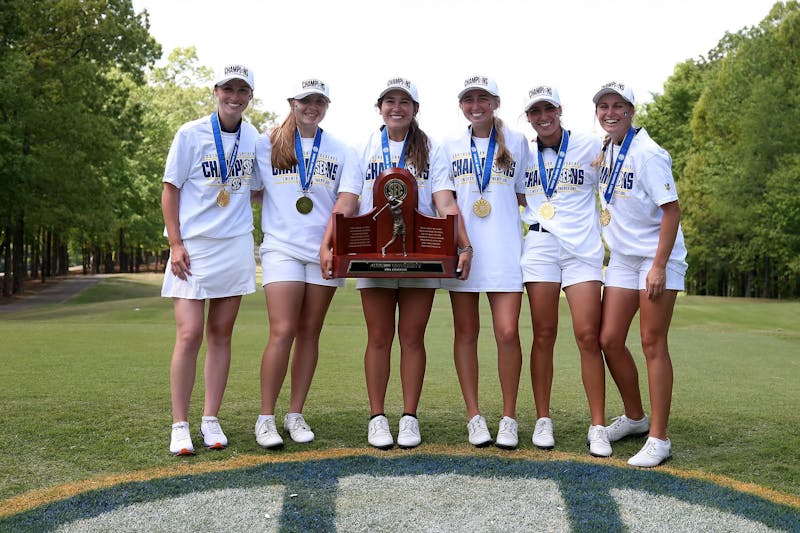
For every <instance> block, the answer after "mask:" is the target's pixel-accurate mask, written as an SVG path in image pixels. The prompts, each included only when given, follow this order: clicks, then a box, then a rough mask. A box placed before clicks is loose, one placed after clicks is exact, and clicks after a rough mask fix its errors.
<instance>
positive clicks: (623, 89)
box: [592, 81, 633, 105]
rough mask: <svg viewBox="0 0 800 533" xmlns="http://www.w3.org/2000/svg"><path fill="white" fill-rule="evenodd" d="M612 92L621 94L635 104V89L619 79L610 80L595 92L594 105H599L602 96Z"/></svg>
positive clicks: (627, 100)
mask: <svg viewBox="0 0 800 533" xmlns="http://www.w3.org/2000/svg"><path fill="white" fill-rule="evenodd" d="M611 93H616V94H618V95H620V96H621V97H622V99H623V100H625V101H626V102H628V103H629V104H631V105H633V89H631V88H630V86H629V85H625V84H624V83H622V82H619V81H610V82H608V83H605V84H603V86H602V87H600V90H599V91H597V92H596V93H595V95H594V98H592V101H593V102H594V105H597V102H599V101H600V98H602V97H603V96H605V95H607V94H611Z"/></svg>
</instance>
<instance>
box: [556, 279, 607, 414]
mask: <svg viewBox="0 0 800 533" xmlns="http://www.w3.org/2000/svg"><path fill="white" fill-rule="evenodd" d="M564 292H565V293H566V295H567V301H568V302H569V308H570V312H571V314H572V329H573V331H574V333H575V342H576V343H577V344H578V351H579V352H580V354H581V378H582V380H583V388H584V390H585V391H586V399H587V400H588V402H589V413H590V415H591V417H592V425H593V426H603V425H605V404H606V368H605V364H604V363H603V353H602V352H601V351H600V309H601V303H600V282H599V281H587V282H583V283H576V284H575V285H571V286H569V287H567V288H566V289H565V290H564Z"/></svg>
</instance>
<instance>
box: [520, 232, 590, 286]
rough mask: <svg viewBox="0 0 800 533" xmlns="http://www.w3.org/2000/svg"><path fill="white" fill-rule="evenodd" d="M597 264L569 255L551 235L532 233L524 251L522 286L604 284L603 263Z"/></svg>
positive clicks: (528, 237) (526, 238)
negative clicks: (531, 283) (528, 284)
mask: <svg viewBox="0 0 800 533" xmlns="http://www.w3.org/2000/svg"><path fill="white" fill-rule="evenodd" d="M599 259H600V261H598V262H597V263H596V264H591V263H588V262H587V261H585V260H584V259H581V258H578V257H575V256H574V255H572V254H571V253H569V252H567V251H566V250H565V249H564V247H563V246H561V243H560V242H559V240H558V237H556V236H555V235H553V234H552V233H548V232H544V231H543V232H538V231H529V232H528V235H527V236H526V237H525V243H524V244H523V247H522V259H520V265H521V266H522V282H523V283H529V282H537V281H544V282H551V283H561V288H562V289H564V288H567V287H569V286H570V285H575V284H576V283H583V282H585V281H599V282H601V283H602V281H603V259H602V257H601V258H599Z"/></svg>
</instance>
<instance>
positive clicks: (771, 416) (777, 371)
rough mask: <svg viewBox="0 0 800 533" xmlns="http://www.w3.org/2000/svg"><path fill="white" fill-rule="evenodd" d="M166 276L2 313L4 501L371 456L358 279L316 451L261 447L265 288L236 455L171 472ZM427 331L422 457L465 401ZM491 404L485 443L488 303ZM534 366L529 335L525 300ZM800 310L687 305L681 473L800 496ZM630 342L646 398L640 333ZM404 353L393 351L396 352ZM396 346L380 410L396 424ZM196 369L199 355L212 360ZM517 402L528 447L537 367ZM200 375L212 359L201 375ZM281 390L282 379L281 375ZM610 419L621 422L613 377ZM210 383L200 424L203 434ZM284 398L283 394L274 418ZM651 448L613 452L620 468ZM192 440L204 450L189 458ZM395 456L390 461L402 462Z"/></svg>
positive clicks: (566, 387)
mask: <svg viewBox="0 0 800 533" xmlns="http://www.w3.org/2000/svg"><path fill="white" fill-rule="evenodd" d="M160 281H161V276H160V275H156V274H142V275H119V276H114V277H111V278H109V279H107V280H105V281H103V282H102V283H101V284H99V285H97V286H94V287H92V288H90V289H89V290H87V291H86V292H85V293H83V294H82V295H80V296H79V297H77V298H74V299H72V300H71V301H69V302H68V303H66V304H58V305H46V306H42V307H40V308H37V309H33V310H24V311H20V312H15V313H9V312H6V313H2V314H0V339H2V344H1V346H2V347H1V348H0V350H1V352H0V353H2V367H0V377H1V380H2V383H3V386H2V388H0V406H2V412H3V414H4V415H5V421H6V422H5V426H4V427H5V428H6V429H5V431H4V433H5V435H4V437H5V440H4V442H5V447H6V450H7V453H4V454H2V456H1V457H0V500H3V499H6V498H10V497H12V496H17V495H19V494H22V493H25V492H27V491H30V490H33V489H38V488H43V487H51V486H55V485H59V484H63V483H67V482H71V481H79V480H86V479H90V478H94V477H98V476H105V475H110V474H117V473H126V472H131V471H135V470H142V469H145V468H151V467H158V466H164V465H172V464H175V463H176V462H182V461H185V462H194V463H199V462H208V461H220V460H225V459H229V458H231V457H234V456H237V455H247V454H259V455H261V454H266V453H272V454H282V455H286V456H291V454H294V453H296V452H298V451H300V450H308V449H311V450H322V449H333V448H362V447H365V446H366V426H367V420H368V416H369V407H368V404H367V398H366V388H365V384H364V376H363V364H362V363H363V362H362V359H363V350H364V344H365V338H366V331H365V327H364V324H363V316H362V313H361V305H360V299H359V297H358V293H357V291H356V290H355V289H354V288H353V284H352V283H349V284H348V286H347V287H346V288H344V289H341V290H339V291H338V292H337V295H336V297H335V299H334V301H333V304H332V306H331V311H330V313H329V315H328V317H327V320H326V328H325V330H324V332H323V340H322V347H321V356H320V363H319V367H318V370H317V374H316V378H315V381H314V384H313V386H312V389H311V393H310V396H309V399H308V402H307V405H306V409H305V415H306V419H307V420H308V422H309V423H310V424H311V426H312V427H313V428H314V431H315V433H316V435H317V439H316V440H315V441H314V443H313V444H311V445H310V446H309V445H305V446H301V445H297V444H294V443H291V442H288V443H287V446H286V447H285V448H284V449H283V450H282V451H278V452H266V451H264V450H262V449H261V448H259V447H258V446H257V445H256V443H255V440H254V438H253V425H254V422H255V419H256V416H257V415H258V411H259V406H260V398H259V383H258V372H259V364H260V359H261V352H262V350H263V348H264V345H265V343H266V339H267V321H266V311H265V305H264V298H263V293H262V292H261V291H259V292H257V293H256V294H254V295H251V296H248V297H246V298H245V299H244V301H243V305H242V309H241V311H240V314H239V318H238V321H237V325H236V330H235V334H234V348H233V351H234V354H233V362H232V366H231V373H230V380H229V385H228V389H227V392H226V396H225V401H224V402H223V407H222V411H221V412H220V421H221V423H222V425H223V428H224V429H225V431H226V433H227V435H228V438H229V440H230V441H231V445H230V447H229V448H228V449H227V450H224V451H221V452H214V453H212V452H207V451H205V450H202V451H200V452H199V453H198V455H197V456H196V457H193V458H188V459H176V458H174V457H172V456H170V455H169V454H168V452H167V447H168V444H169V426H170V423H171V415H170V400H169V375H168V371H169V360H170V354H171V350H172V344H173V336H174V322H173V316H172V307H171V301H170V300H167V299H162V298H159V297H158V290H159V286H160ZM434 305H435V306H434V311H433V315H432V317H431V322H430V325H429V327H428V332H427V349H428V371H427V375H426V381H425V387H424V389H423V395H422V402H421V405H420V409H419V416H420V425H421V432H422V436H423V445H422V448H421V449H422V450H424V447H425V446H426V445H431V444H435V445H441V446H458V447H463V446H464V444H465V443H466V427H465V420H464V418H465V414H464V405H463V401H462V399H461V393H460V389H459V386H458V381H457V379H456V374H455V370H454V367H453V362H452V322H451V320H452V319H451V312H450V303H449V299H448V298H447V294H446V293H445V292H440V293H438V294H437V297H436V301H435V304H434ZM481 305H482V307H481V310H482V324H481V326H482V328H481V329H482V331H481V337H480V354H481V355H480V357H481V384H480V387H481V388H480V394H481V404H482V410H483V412H484V415H485V416H486V418H487V420H488V421H489V426H490V428H491V429H492V431H493V432H494V431H496V429H497V421H498V419H499V418H500V408H501V401H500V400H501V399H500V391H499V384H498V379H497V369H496V356H495V353H496V352H495V349H494V340H493V338H492V331H491V320H490V316H489V312H488V304H487V302H486V300H485V299H483V300H482V303H481ZM522 311H523V312H522V317H521V319H520V330H521V332H522V339H523V353H524V354H526V353H528V352H529V350H530V343H531V327H530V317H529V314H528V309H527V302H524V303H523V310H522ZM798 317H800V303H798V302H775V301H765V300H752V299H748V300H745V299H722V298H706V297H680V298H679V299H678V304H677V308H676V311H675V318H674V321H673V327H672V330H671V336H670V349H671V353H672V358H673V364H674V367H675V390H674V399H673V406H672V417H671V420H670V438H671V439H672V442H673V453H674V460H673V461H672V463H671V464H670V466H672V467H675V468H680V469H688V470H696V471H702V472H707V473H712V474H721V475H724V476H728V477H730V478H733V479H736V480H739V481H743V482H749V483H755V484H758V485H762V486H765V487H769V488H772V489H775V490H778V491H781V492H785V493H788V494H791V495H794V496H799V495H800V446H799V445H800V442H799V439H798V428H800V320H798ZM632 333H633V335H632V336H631V339H630V343H629V346H630V348H631V350H632V351H633V353H634V355H635V357H636V358H637V362H638V363H639V367H640V379H641V380H642V390H643V393H645V394H644V395H645V398H646V397H647V395H646V390H647V385H646V376H645V373H644V361H643V359H642V355H641V348H640V346H639V343H638V323H635V324H634V328H633V329H632ZM395 344H396V343H395ZM397 355H398V352H397V350H395V354H394V357H395V359H394V360H393V374H392V378H391V382H390V388H389V394H388V401H387V415H388V416H389V419H390V422H391V424H392V428H393V430H395V429H396V426H397V420H398V419H399V416H400V414H401V408H402V404H401V401H400V390H399V372H398V360H397ZM201 358H202V355H201ZM524 360H525V365H524V368H523V374H522V382H521V387H520V396H519V402H518V405H519V409H518V420H519V422H520V443H521V448H532V445H531V444H530V434H531V431H532V430H533V423H534V418H535V411H534V408H533V398H532V393H531V386H530V377H529V371H528V369H529V366H528V364H527V356H525V357H524ZM578 363H579V361H578V353H577V349H576V347H575V342H574V339H573V337H572V331H571V324H570V321H569V314H568V308H567V305H566V301H563V300H562V306H561V324H560V332H559V340H558V343H557V345H556V361H555V381H554V387H553V401H552V405H553V413H552V414H553V420H554V424H555V431H556V449H557V450H558V451H562V452H568V453H573V454H579V455H586V448H585V444H584V440H585V437H586V430H587V428H588V425H589V415H588V408H587V405H586V400H585V397H584V394H583V388H582V385H581V381H580V374H579V368H578V366H579V365H578ZM201 364H202V362H201ZM287 383H288V380H287ZM607 385H608V387H607V388H608V392H607V395H608V399H607V410H606V413H607V419H608V421H610V420H611V418H612V417H613V416H616V415H618V414H621V403H620V401H619V396H618V394H617V392H616V388H615V387H614V385H613V383H612V382H611V380H610V378H608V379H607ZM202 392H203V383H202V370H200V371H199V372H198V383H197V386H196V388H195V395H194V397H193V401H192V410H191V417H190V423H191V424H192V429H193V432H194V431H196V430H197V429H198V426H199V420H200V415H201V412H200V411H201V407H202ZM287 403H288V387H284V390H283V391H282V394H281V399H280V400H279V404H278V406H279V407H278V413H277V415H278V416H279V417H281V418H282V416H283V414H284V413H285V410H286V407H287ZM641 443H642V441H641V440H635V439H634V440H628V441H623V442H620V443H616V444H615V445H614V456H615V457H616V458H627V457H629V456H630V455H632V454H633V453H635V452H636V451H637V450H638V448H639V447H640V446H641ZM198 444H200V443H199V441H198V440H197V438H196V437H195V445H196V446H197V445H198ZM392 453H394V452H387V455H389V456H391V455H392Z"/></svg>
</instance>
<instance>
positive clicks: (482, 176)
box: [469, 127, 497, 218]
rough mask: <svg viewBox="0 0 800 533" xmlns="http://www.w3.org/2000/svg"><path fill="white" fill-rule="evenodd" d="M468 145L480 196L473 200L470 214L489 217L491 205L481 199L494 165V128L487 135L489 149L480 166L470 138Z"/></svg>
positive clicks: (476, 151) (478, 155)
mask: <svg viewBox="0 0 800 533" xmlns="http://www.w3.org/2000/svg"><path fill="white" fill-rule="evenodd" d="M469 144H470V151H471V152H472V171H473V173H474V174H475V181H476V182H477V184H478V193H479V194H480V195H481V197H480V198H478V199H477V200H475V203H473V204H472V212H473V213H475V214H476V215H478V216H479V217H481V218H484V217H487V216H489V213H490V212H491V210H492V205H491V204H490V203H489V201H488V200H486V199H485V198H484V197H483V191H485V190H486V187H487V186H488V185H489V181H490V180H491V179H492V165H494V149H495V147H496V144H497V143H496V141H495V135H494V127H492V132H491V133H490V134H489V148H488V150H487V151H486V159H485V160H484V162H483V165H481V156H480V154H478V148H477V146H475V140H474V139H473V138H472V136H470V138H469Z"/></svg>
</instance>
